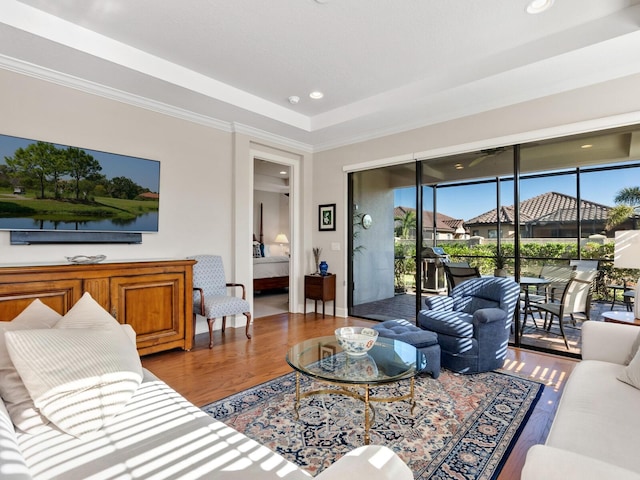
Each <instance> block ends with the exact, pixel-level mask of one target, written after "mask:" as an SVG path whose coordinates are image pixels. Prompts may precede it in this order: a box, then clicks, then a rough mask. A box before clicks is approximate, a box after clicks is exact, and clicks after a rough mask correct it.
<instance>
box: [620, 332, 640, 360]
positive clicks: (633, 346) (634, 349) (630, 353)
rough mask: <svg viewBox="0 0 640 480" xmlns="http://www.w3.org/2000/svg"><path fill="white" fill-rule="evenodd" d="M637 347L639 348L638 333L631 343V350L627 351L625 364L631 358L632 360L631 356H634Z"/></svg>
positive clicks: (639, 337) (639, 338) (639, 334)
mask: <svg viewBox="0 0 640 480" xmlns="http://www.w3.org/2000/svg"><path fill="white" fill-rule="evenodd" d="M638 349H640V333H638V336H637V337H636V339H635V341H634V342H633V345H631V351H630V352H629V355H628V356H627V359H626V360H625V362H624V364H625V365H629V364H630V363H631V360H633V357H635V356H636V353H638Z"/></svg>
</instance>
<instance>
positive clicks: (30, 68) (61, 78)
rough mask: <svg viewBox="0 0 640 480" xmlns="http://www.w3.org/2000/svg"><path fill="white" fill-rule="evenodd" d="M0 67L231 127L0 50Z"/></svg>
mask: <svg viewBox="0 0 640 480" xmlns="http://www.w3.org/2000/svg"><path fill="white" fill-rule="evenodd" d="M0 68H3V69H5V70H9V71H11V72H14V73H18V74H21V75H26V76H28V77H32V78H36V79H38V80H44V81H46V82H50V83H54V84H56V85H60V86H63V87H68V88H73V89H74V90H78V91H81V92H84V93H89V94H91V95H96V96H99V97H102V98H106V99H109V100H115V101H118V102H121V103H125V104H127V105H132V106H134V107H139V108H144V109H146V110H150V111H152V112H156V113H161V114H163V115H168V116H171V117H175V118H179V119H181V120H186V121H188V122H193V123H197V124H199V125H204V126H206V127H211V128H215V129H217V130H222V131H224V132H227V133H231V131H232V128H231V124H230V123H229V122H224V121H222V120H218V119H217V118H213V117H209V116H207V115H201V114H198V113H194V112H191V111H189V110H185V109H183V108H178V107H174V106H172V105H168V104H166V103H162V102H158V101H155V100H150V99H148V98H145V97H142V96H140V95H134V94H131V93H127V92H123V91H122V90H118V89H115V88H111V87H107V86H105V85H101V84H99V83H96V82H92V81H89V80H85V79H82V78H78V77H75V76H73V75H68V74H65V73H61V72H58V71H55V70H51V69H49V68H45V67H41V66H39V65H34V64H32V63H29V62H25V61H23V60H18V59H16V58H12V57H8V56H5V55H1V54H0Z"/></svg>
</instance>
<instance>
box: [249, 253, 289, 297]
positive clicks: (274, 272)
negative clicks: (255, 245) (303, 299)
mask: <svg viewBox="0 0 640 480" xmlns="http://www.w3.org/2000/svg"><path fill="white" fill-rule="evenodd" d="M289 260H290V259H289V257H288V256H286V255H285V256H274V257H254V259H253V290H254V292H255V291H259V290H271V289H274V288H287V287H288V286H289Z"/></svg>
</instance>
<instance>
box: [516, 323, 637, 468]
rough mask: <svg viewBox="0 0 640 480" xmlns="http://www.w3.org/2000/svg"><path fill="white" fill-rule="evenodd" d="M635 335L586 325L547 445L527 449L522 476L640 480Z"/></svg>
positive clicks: (629, 329) (628, 328)
mask: <svg viewBox="0 0 640 480" xmlns="http://www.w3.org/2000/svg"><path fill="white" fill-rule="evenodd" d="M639 334H640V328H638V327H636V326H633V325H621V324H615V323H604V322H596V321H591V322H585V323H584V325H583V327H582V358H583V360H582V361H581V362H580V363H579V364H578V365H577V366H576V368H575V369H574V370H573V372H572V373H571V375H570V377H569V380H568V381H567V384H566V386H565V389H564V393H563V394H562V398H561V400H560V403H559V405H558V411H557V413H556V416H555V418H554V421H553V424H552V426H551V430H550V432H549V435H548V437H547V440H546V442H545V444H544V445H535V446H533V447H532V448H530V449H529V452H528V453H527V459H526V462H525V465H524V468H523V471H522V480H535V479H540V480H554V479H558V480H572V479H576V480H578V479H579V480H591V479H593V480H595V479H598V480H602V479H616V480H627V479H628V480H631V479H634V480H640V454H639V453H638V452H639V448H640V390H639V389H638V387H640V354H636V355H635V357H634V356H633V352H632V350H634V349H635V348H637V342H636V339H637V338H638V335H639ZM627 364H629V365H627ZM618 377H623V378H625V382H631V383H634V384H635V386H633V385H631V384H628V383H625V382H623V381H621V380H619V379H618Z"/></svg>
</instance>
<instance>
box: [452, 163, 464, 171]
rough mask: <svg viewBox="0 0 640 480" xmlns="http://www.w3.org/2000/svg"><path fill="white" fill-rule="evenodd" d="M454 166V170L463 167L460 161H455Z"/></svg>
mask: <svg viewBox="0 0 640 480" xmlns="http://www.w3.org/2000/svg"><path fill="white" fill-rule="evenodd" d="M454 167H456V170H462V169H463V168H464V167H463V166H462V164H461V163H456V164H455V165H454Z"/></svg>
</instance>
